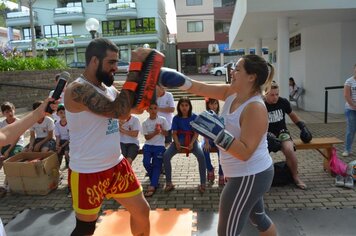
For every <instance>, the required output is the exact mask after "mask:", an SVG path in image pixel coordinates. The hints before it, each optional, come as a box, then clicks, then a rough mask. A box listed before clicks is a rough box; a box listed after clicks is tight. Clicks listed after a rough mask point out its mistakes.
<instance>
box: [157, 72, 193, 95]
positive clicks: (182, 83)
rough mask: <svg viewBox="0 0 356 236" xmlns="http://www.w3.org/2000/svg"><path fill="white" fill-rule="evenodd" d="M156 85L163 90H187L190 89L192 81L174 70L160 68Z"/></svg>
mask: <svg viewBox="0 0 356 236" xmlns="http://www.w3.org/2000/svg"><path fill="white" fill-rule="evenodd" d="M158 84H160V85H161V86H162V87H165V88H179V89H180V90H188V89H189V88H190V87H192V80H191V79H190V78H189V77H187V76H185V75H183V74H182V73H180V72H178V71H176V70H173V69H170V68H167V67H162V68H161V72H160V75H159V78H158Z"/></svg>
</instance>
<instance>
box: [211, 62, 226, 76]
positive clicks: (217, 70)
mask: <svg viewBox="0 0 356 236" xmlns="http://www.w3.org/2000/svg"><path fill="white" fill-rule="evenodd" d="M228 64H229V63H228ZM228 64H225V65H223V66H218V67H214V68H211V69H210V74H212V75H215V76H220V75H226V71H227V68H226V67H227V65H228Z"/></svg>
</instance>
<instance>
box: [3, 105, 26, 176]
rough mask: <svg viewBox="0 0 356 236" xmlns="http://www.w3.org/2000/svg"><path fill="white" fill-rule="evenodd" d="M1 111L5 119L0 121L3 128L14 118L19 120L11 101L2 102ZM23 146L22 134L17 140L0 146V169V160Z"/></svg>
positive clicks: (18, 150)
mask: <svg viewBox="0 0 356 236" xmlns="http://www.w3.org/2000/svg"><path fill="white" fill-rule="evenodd" d="M1 112H2V114H3V116H4V117H5V119H4V120H3V121H1V122H0V128H3V127H5V126H7V125H9V124H12V123H14V122H15V121H16V120H19V119H18V118H17V117H16V116H15V106H14V104H12V103H11V102H4V103H3V104H1ZM23 147H24V135H21V136H20V137H19V138H18V139H17V141H15V142H13V143H11V144H9V145H6V146H3V147H2V146H0V162H1V163H0V169H1V167H2V162H3V161H4V160H6V159H7V158H9V157H12V156H13V155H15V154H17V153H19V152H21V151H22V149H23Z"/></svg>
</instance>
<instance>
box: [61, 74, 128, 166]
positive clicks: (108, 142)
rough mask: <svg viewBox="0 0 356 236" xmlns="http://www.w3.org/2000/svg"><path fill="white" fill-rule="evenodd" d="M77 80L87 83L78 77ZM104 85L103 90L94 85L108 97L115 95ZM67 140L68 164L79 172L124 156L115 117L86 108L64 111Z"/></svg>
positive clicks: (113, 164)
mask: <svg viewBox="0 0 356 236" xmlns="http://www.w3.org/2000/svg"><path fill="white" fill-rule="evenodd" d="M76 82H78V83H86V84H88V85H90V86H93V85H92V84H90V83H89V82H87V81H86V80H84V79H83V78H81V77H79V78H78V79H77V80H76ZM104 87H105V91H103V90H100V89H99V88H98V87H95V86H93V88H94V89H95V90H96V91H97V92H98V93H101V94H102V95H104V96H106V97H107V98H108V99H110V100H111V101H113V100H114V99H115V98H116V95H117V90H116V89H115V88H114V87H113V86H111V87H106V86H104ZM66 118H67V121H68V129H69V133H70V143H69V156H70V162H69V167H70V168H71V169H72V170H74V171H76V172H80V173H96V172H99V171H104V170H107V169H110V168H111V167H113V166H115V165H117V164H118V163H120V161H121V160H122V159H123V158H124V157H123V156H122V155H121V149H120V132H119V121H118V119H112V118H107V117H104V116H100V115H96V114H94V113H92V112H89V111H82V112H76V113H72V112H70V111H68V110H67V111H66Z"/></svg>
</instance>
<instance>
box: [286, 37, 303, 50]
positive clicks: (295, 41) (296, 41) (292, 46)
mask: <svg viewBox="0 0 356 236" xmlns="http://www.w3.org/2000/svg"><path fill="white" fill-rule="evenodd" d="M300 48H301V35H300V34H297V35H295V36H293V37H291V38H290V39H289V51H290V52H294V51H297V50H300Z"/></svg>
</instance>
